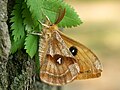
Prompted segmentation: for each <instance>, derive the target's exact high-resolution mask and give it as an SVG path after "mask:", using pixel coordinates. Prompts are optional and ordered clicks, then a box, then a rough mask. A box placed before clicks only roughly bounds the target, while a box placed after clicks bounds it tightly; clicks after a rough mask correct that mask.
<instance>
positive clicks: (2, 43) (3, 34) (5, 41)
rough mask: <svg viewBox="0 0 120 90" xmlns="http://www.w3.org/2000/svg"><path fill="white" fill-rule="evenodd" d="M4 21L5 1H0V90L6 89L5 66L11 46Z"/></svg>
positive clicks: (5, 15)
mask: <svg viewBox="0 0 120 90" xmlns="http://www.w3.org/2000/svg"><path fill="white" fill-rule="evenodd" d="M6 21H7V0H0V90H7V87H8V81H7V69H6V65H7V62H8V56H9V52H10V46H11V44H10V38H9V34H8V27H7V24H6Z"/></svg>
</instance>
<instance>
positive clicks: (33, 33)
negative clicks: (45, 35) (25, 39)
mask: <svg viewBox="0 0 120 90" xmlns="http://www.w3.org/2000/svg"><path fill="white" fill-rule="evenodd" d="M31 34H32V35H38V36H42V33H36V32H31Z"/></svg>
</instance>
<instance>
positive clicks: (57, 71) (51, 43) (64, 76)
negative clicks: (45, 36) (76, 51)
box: [40, 32, 79, 86]
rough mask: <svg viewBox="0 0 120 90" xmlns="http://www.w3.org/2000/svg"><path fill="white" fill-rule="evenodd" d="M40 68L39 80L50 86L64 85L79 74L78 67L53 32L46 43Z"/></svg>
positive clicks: (60, 39)
mask: <svg viewBox="0 0 120 90" xmlns="http://www.w3.org/2000/svg"><path fill="white" fill-rule="evenodd" d="M47 42H48V43H47V45H48V46H47V47H46V48H45V50H43V51H46V53H44V54H45V55H44V58H41V59H42V65H41V67H40V78H41V80H42V81H43V82H45V83H48V84H51V85H59V86H60V85H64V84H66V83H69V82H71V81H73V80H74V79H75V78H76V77H77V76H78V73H79V66H78V64H77V63H76V60H75V58H74V57H73V56H72V54H71V53H70V51H69V50H68V48H67V46H66V45H65V43H64V41H63V39H62V38H61V36H60V35H59V33H57V32H55V33H54V34H53V36H52V37H51V38H50V39H49V40H48V41H47Z"/></svg>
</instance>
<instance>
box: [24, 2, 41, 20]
mask: <svg viewBox="0 0 120 90" xmlns="http://www.w3.org/2000/svg"><path fill="white" fill-rule="evenodd" d="M25 1H26V3H27V6H28V7H30V12H31V14H32V17H33V18H34V19H36V20H41V18H42V13H41V7H42V2H43V0H25Z"/></svg>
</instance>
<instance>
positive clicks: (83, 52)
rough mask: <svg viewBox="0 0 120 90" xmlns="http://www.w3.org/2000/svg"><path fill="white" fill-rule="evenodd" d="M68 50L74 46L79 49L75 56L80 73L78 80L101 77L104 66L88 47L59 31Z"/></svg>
mask: <svg viewBox="0 0 120 90" xmlns="http://www.w3.org/2000/svg"><path fill="white" fill-rule="evenodd" d="M58 32H59V34H60V35H61V37H62V39H63V40H64V42H65V43H66V44H67V46H68V48H71V47H72V46H74V47H76V48H77V50H78V51H77V54H76V55H75V56H74V57H75V59H76V61H77V63H78V65H79V67H80V72H79V75H78V76H77V78H76V79H88V78H96V77H99V76H101V72H102V65H101V63H100V61H99V59H98V58H97V56H96V55H95V54H94V53H93V52H92V51H91V50H90V49H88V48H87V47H86V46H84V45H82V44H80V43H78V42H76V41H74V40H73V39H70V38H68V37H67V36H65V35H64V34H63V33H62V32H60V31H58Z"/></svg>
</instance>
